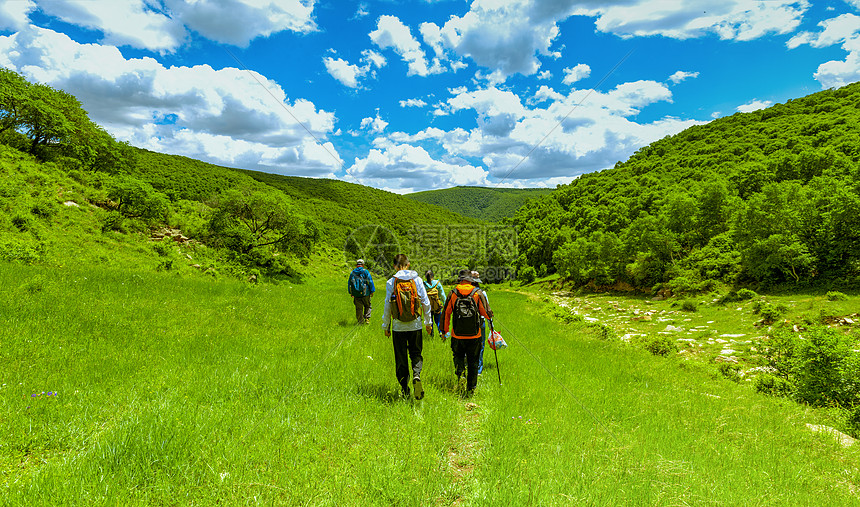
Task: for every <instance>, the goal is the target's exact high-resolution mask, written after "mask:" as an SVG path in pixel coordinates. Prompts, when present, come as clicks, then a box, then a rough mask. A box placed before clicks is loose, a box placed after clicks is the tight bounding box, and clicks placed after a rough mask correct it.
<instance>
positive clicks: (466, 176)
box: [348, 143, 489, 192]
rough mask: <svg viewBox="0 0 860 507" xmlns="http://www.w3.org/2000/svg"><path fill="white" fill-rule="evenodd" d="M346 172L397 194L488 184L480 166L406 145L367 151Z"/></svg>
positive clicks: (393, 145)
mask: <svg viewBox="0 0 860 507" xmlns="http://www.w3.org/2000/svg"><path fill="white" fill-rule="evenodd" d="M348 172H349V174H350V175H352V176H354V177H355V178H357V179H358V180H359V181H361V182H362V183H363V184H365V185H372V186H375V187H380V188H392V189H397V191H400V192H411V191H415V190H426V189H433V188H448V187H452V186H457V185H487V184H488V183H489V182H488V180H487V171H486V170H485V169H483V168H481V167H476V166H474V165H471V164H469V163H466V162H464V161H459V160H450V161H441V160H436V159H434V158H433V157H432V156H431V155H430V153H428V152H427V150H425V149H424V148H422V147H420V146H412V145H409V144H393V143H392V144H390V145H389V146H386V147H385V148H382V149H371V150H370V152H369V153H368V155H367V157H364V158H356V159H355V163H354V164H353V165H352V167H350V168H349V169H348Z"/></svg>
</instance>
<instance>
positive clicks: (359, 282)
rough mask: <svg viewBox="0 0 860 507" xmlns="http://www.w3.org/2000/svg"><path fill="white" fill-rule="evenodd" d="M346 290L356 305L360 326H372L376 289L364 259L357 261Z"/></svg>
mask: <svg viewBox="0 0 860 507" xmlns="http://www.w3.org/2000/svg"><path fill="white" fill-rule="evenodd" d="M346 289H347V291H348V292H349V295H350V296H352V303H353V304H354V305H355V319H356V320H357V321H358V323H359V324H370V310H371V304H370V303H371V298H372V297H373V293H374V292H376V288H375V287H374V286H373V276H372V275H371V274H370V271H368V270H367V269H365V268H364V259H358V260H357V261H355V269H353V270H352V273H350V274H349V280H348V281H347V282H346Z"/></svg>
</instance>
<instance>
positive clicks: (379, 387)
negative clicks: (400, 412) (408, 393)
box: [355, 383, 404, 404]
mask: <svg viewBox="0 0 860 507" xmlns="http://www.w3.org/2000/svg"><path fill="white" fill-rule="evenodd" d="M355 392H356V394H358V395H359V396H364V397H366V398H373V399H376V400H378V401H380V402H382V403H386V404H391V403H396V402H398V401H404V398H401V396H400V390H399V389H393V388H392V386H390V385H388V384H370V383H361V384H359V385H358V386H357V387H356V389H355Z"/></svg>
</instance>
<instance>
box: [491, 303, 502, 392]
mask: <svg viewBox="0 0 860 507" xmlns="http://www.w3.org/2000/svg"><path fill="white" fill-rule="evenodd" d="M495 332H496V330H495V328H493V319H490V339H491V340H493V356H494V357H495V358H496V373H498V374H499V385H502V370H500V369H499V354H498V352H496V339H495V338H493V333H495Z"/></svg>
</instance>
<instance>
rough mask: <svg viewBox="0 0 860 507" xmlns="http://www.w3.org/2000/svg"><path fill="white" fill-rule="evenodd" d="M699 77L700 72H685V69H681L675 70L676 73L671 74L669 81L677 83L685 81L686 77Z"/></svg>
mask: <svg viewBox="0 0 860 507" xmlns="http://www.w3.org/2000/svg"><path fill="white" fill-rule="evenodd" d="M697 77H699V73H698V72H685V71H683V70H679V71H678V72H675V73H674V74H672V75H671V76H669V81H671V82H673V83H675V84H678V83H680V82H681V81H684V80H685V79H690V78H697Z"/></svg>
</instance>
